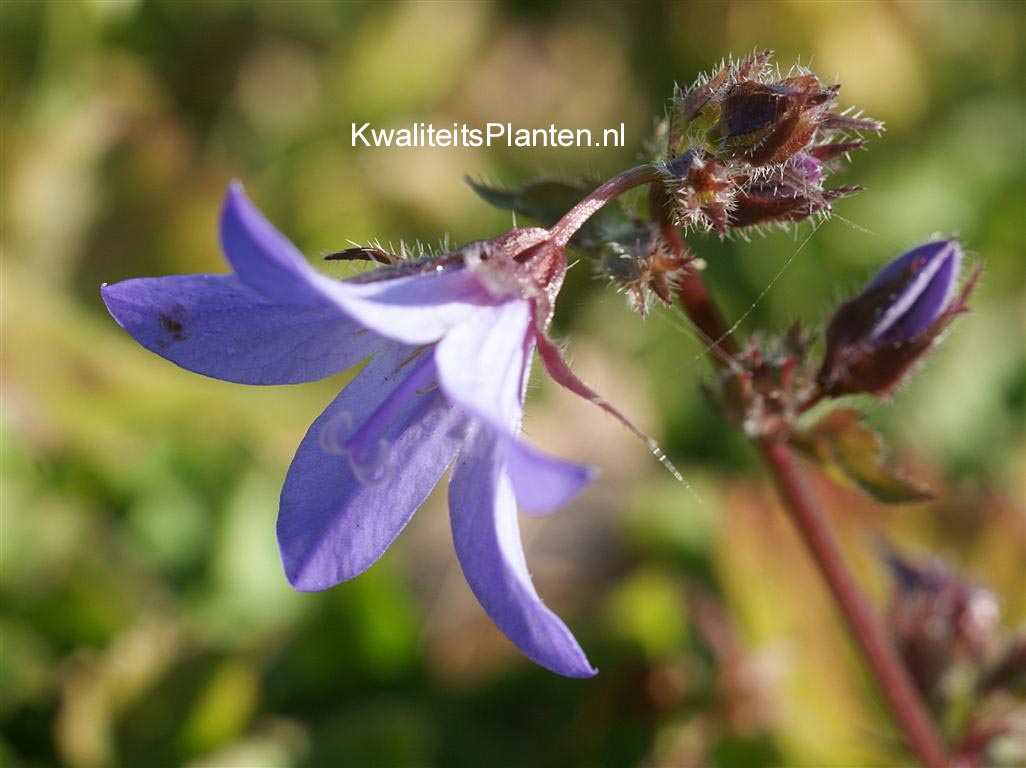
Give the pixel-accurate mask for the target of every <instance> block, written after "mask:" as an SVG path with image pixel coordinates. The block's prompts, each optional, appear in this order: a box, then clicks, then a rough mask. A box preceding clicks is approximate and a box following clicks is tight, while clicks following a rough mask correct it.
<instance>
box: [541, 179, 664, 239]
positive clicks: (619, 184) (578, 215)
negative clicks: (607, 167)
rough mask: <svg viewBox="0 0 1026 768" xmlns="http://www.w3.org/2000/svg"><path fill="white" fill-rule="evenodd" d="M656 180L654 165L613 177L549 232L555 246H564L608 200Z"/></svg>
mask: <svg viewBox="0 0 1026 768" xmlns="http://www.w3.org/2000/svg"><path fill="white" fill-rule="evenodd" d="M658 179H659V169H658V168H656V167H655V166H654V165H639V166H637V167H635V168H631V169H630V170H629V171H624V172H623V173H621V174H619V175H617V176H614V177H613V178H611V179H610V180H609V181H607V182H606V183H604V184H602V185H601V186H599V187H598V188H597V189H596V190H595V191H594V192H592V193H591V194H590V195H588V196H587V197H585V198H584V199H583V200H581V201H580V202H579V203H577V205H575V206H574V207H573V208H571V209H570V210H569V211H567V212H566V213H565V214H563V218H561V219H560V220H559V221H557V222H556V223H555V225H553V227H552V229H550V230H549V232H550V233H551V234H552V241H553V242H554V243H555V244H556V245H560V246H563V245H566V244H567V243H568V242H570V238H571V237H573V236H574V234H575V233H576V232H577V230H579V229H580V228H581V227H582V226H583V225H584V222H586V221H587V220H588V219H590V218H591V217H592V215H593V214H594V213H596V212H597V211H598V210H600V209H601V208H602V206H604V205H605V204H606V203H608V202H609V201H610V200H613V199H615V198H617V197H619V196H620V195H622V194H623V193H624V192H626V191H627V190H629V189H634V188H635V187H640V186H641V185H643V184H651V183H652V182H654V181H657V180H658Z"/></svg>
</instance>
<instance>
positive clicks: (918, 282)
mask: <svg viewBox="0 0 1026 768" xmlns="http://www.w3.org/2000/svg"><path fill="white" fill-rule="evenodd" d="M899 264H900V265H903V266H904V268H905V269H907V270H909V271H911V270H913V269H916V265H921V266H919V267H918V270H917V271H916V272H915V274H914V276H913V277H912V278H911V279H910V280H909V281H908V283H907V284H905V285H903V286H901V287H900V289H899V291H898V295H897V296H896V297H895V300H894V301H893V303H892V304H891V306H890V307H889V308H888V309H887V311H886V312H884V314H883V316H882V317H881V318H880V320H879V321H877V323H876V325H875V326H874V328H873V337H874V338H883V339H884V340H885V341H899V342H900V341H906V340H908V339H912V338H914V337H915V336H918V335H919V334H920V333H922V332H923V331H925V330H926V329H927V328H929V327H930V326H931V325H933V322H934V321H935V320H936V319H937V318H938V317H940V316H941V315H942V314H944V312H945V311H946V310H947V308H948V306H949V305H950V304H951V301H952V299H953V298H954V296H955V291H956V290H957V289H958V278H959V276H960V272H961V268H962V249H961V248H960V247H959V246H958V243H956V242H954V241H941V242H935V243H927V244H926V245H923V246H920V247H919V248H915V249H914V250H912V251H909V252H908V253H906V254H905V255H904V256H902V257H901V258H899V259H898V260H897V261H896V262H894V263H893V264H891V265H889V266H888V267H885V268H884V270H882V272H881V274H882V273H883V272H889V271H893V269H894V267H895V266H896V265H899ZM899 276H900V273H899ZM871 284H879V276H878V277H876V278H874V279H873V281H872V283H871Z"/></svg>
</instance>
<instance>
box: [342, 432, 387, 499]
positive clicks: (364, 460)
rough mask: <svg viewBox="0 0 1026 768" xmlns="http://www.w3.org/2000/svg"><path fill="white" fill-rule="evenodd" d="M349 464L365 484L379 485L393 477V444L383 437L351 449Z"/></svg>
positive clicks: (357, 477)
mask: <svg viewBox="0 0 1026 768" xmlns="http://www.w3.org/2000/svg"><path fill="white" fill-rule="evenodd" d="M349 466H350V467H351V468H352V470H353V474H354V475H355V476H356V479H357V480H359V481H360V482H361V483H363V484H364V485H368V486H371V487H378V486H382V485H385V484H386V483H387V482H388V481H389V480H391V479H392V471H393V465H392V446H391V445H390V444H389V442H388V441H387V440H385V439H384V438H383V437H382V438H378V440H376V441H375V442H373V443H371V444H370V445H368V446H361V447H359V448H356V449H353V450H350V451H349Z"/></svg>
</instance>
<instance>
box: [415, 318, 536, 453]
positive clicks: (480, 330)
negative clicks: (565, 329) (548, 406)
mask: <svg viewBox="0 0 1026 768" xmlns="http://www.w3.org/2000/svg"><path fill="white" fill-rule="evenodd" d="M531 327H532V326H531V305H530V304H529V303H528V302H526V301H521V300H513V301H506V302H504V303H503V304H499V305H498V306H495V307H487V308H482V309H479V310H478V312H477V314H476V315H475V316H474V318H473V320H472V321H471V322H466V323H463V324H462V325H459V326H457V327H456V328H454V329H452V330H451V331H450V332H449V333H448V334H446V336H445V338H443V339H442V340H441V341H440V342H439V343H438V349H437V351H436V353H435V359H436V361H437V363H438V384H439V386H441V388H442V390H443V391H444V392H445V394H446V395H448V396H449V397H450V398H451V399H452V400H453V401H455V402H456V403H459V405H461V406H463V407H464V408H465V409H466V410H467V411H468V412H470V413H471V414H473V415H474V416H476V417H477V418H479V419H482V420H484V421H486V422H487V423H488V424H490V425H492V426H493V427H494V428H495V429H498V430H499V431H501V432H505V433H508V434H516V432H517V431H518V430H519V428H520V420H521V417H522V415H523V397H524V385H525V383H526V377H527V367H528V360H529V357H528V355H529V354H530V352H531V349H532V348H533V343H534V340H533V338H534V334H533V333H530V334H529V333H528V331H529V329H530V328H531Z"/></svg>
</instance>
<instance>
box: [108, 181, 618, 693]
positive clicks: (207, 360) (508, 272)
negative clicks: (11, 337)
mask: <svg viewBox="0 0 1026 768" xmlns="http://www.w3.org/2000/svg"><path fill="white" fill-rule="evenodd" d="M564 242H565V241H564ZM221 243H222V247H223V250H224V253H225V255H226V257H227V260H228V262H229V264H230V266H231V268H232V271H233V274H230V275H176V276H170V277H158V278H140V279H134V280H127V281H124V282H121V283H116V284H113V285H104V286H103V288H102V294H103V299H104V302H105V303H106V305H107V308H108V310H109V311H110V313H111V315H113V317H114V319H115V320H117V322H118V323H119V324H120V325H121V326H122V327H123V328H124V329H125V330H126V331H128V333H129V334H131V335H132V337H133V338H135V340H136V341H138V342H139V343H140V344H142V345H143V346H144V347H146V348H147V349H149V350H151V351H152V352H155V353H157V354H158V355H160V356H162V357H164V358H166V359H168V360H170V361H171V362H173V363H176V364H177V365H179V366H181V367H183V368H186V369H188V370H191V371H195V372H197V373H201V374H204V375H206V376H212V377H214V378H218V379H224V380H227V381H232V382H239V383H244V384H295V383H299V382H305V381H314V380H317V379H321V378H324V377H326V376H330V375H332V374H335V373H338V372H339V371H344V370H346V369H348V368H351V367H353V366H355V365H357V364H359V363H361V362H363V361H365V360H367V359H368V358H370V360H369V362H367V364H366V366H365V367H364V368H363V369H362V370H361V371H360V372H359V373H358V374H357V376H356V378H355V379H353V381H352V382H351V383H350V384H349V385H347V386H346V387H345V389H344V390H343V391H342V392H341V393H340V394H339V396H338V397H337V398H336V399H335V400H334V402H332V403H331V404H330V405H329V406H328V408H327V409H326V410H325V411H324V412H323V413H322V414H321V415H320V417H318V419H317V420H316V421H315V422H314V424H313V426H312V427H311V428H310V430H309V431H308V432H307V434H306V437H305V438H304V439H303V441H302V443H301V444H300V446H299V449H298V450H297V452H296V455H295V458H294V459H293V461H292V465H291V466H290V468H289V471H288V474H287V476H286V478H285V485H284V487H283V489H282V493H281V505H280V510H279V515H278V523H277V534H278V544H279V548H280V551H281V557H282V563H283V565H284V569H285V574H286V576H287V577H288V580H289V582H290V583H291V584H292V585H293V586H294V587H295V588H296V589H298V590H303V591H315V590H323V589H326V588H328V587H331V586H333V585H335V584H338V583H339V582H342V581H345V580H347V579H351V578H353V577H354V576H357V575H358V574H360V573H362V572H363V571H364V570H366V569H367V568H368V567H369V566H370V565H371V564H372V563H374V562H375V561H376V560H377V559H378V558H379V557H380V556H381V555H382V554H383V553H384V552H385V550H386V549H387V548H388V547H389V545H390V544H391V543H392V541H393V540H394V539H395V538H396V536H397V535H398V534H399V532H400V531H401V530H402V529H403V527H404V526H405V525H406V524H407V523H408V522H409V520H410V518H411V517H412V516H413V513H414V512H415V511H416V510H417V508H418V507H419V506H420V505H421V504H422V503H423V502H424V501H425V499H426V498H427V496H428V494H429V493H430V492H431V490H432V489H433V488H434V486H435V485H436V484H437V483H438V481H439V479H440V478H441V476H442V474H443V473H444V472H445V470H446V469H447V468H448V467H449V466H450V465H451V464H452V465H453V470H452V475H451V479H450V481H449V509H450V515H451V523H452V532H453V540H454V544H455V549H456V554H457V557H458V559H459V562H460V565H461V567H462V569H463V573H464V575H465V577H466V579H467V582H468V583H469V585H470V587H471V589H472V590H473V592H474V594H475V596H476V597H477V599H478V601H479V602H480V603H481V605H482V606H483V607H484V609H485V611H486V612H487V613H488V615H489V616H490V617H491V619H492V620H493V621H494V622H495V624H496V625H497V626H498V627H499V629H501V630H502V631H503V632H504V633H505V634H506V635H507V637H509V638H510V640H512V642H513V643H514V644H515V645H516V646H517V647H518V648H519V649H520V650H521V651H522V652H523V653H524V654H526V655H527V656H528V657H530V658H531V659H532V660H534V661H535V662H537V663H538V664H540V665H542V666H543V667H546V668H548V669H550V670H552V671H554V672H557V673H559V674H562V675H566V676H568V677H588V676H591V675H594V674H595V672H596V670H595V669H594V668H593V667H592V666H591V664H590V663H589V662H588V659H587V658H586V657H585V655H584V652H583V651H582V650H581V648H580V646H579V645H578V644H577V641H576V640H575V639H574V637H573V635H572V634H571V633H570V631H569V629H567V627H566V625H565V624H564V623H563V622H562V621H561V620H560V619H559V617H558V616H556V614H555V613H553V612H552V611H551V610H550V609H549V608H547V607H546V606H545V605H544V603H543V602H542V601H541V599H540V598H539V596H538V594H537V592H536V591H535V589H534V586H533V585H532V583H531V579H530V576H529V574H528V569H527V564H526V562H525V559H524V552H523V548H522V546H521V541H520V532H519V525H518V522H517V507H518V506H519V507H520V508H522V509H523V510H524V511H525V512H528V513H533V514H544V513H547V512H550V511H553V510H555V509H556V508H558V507H560V506H562V505H563V504H565V503H566V502H567V501H568V500H569V499H571V498H572V497H573V496H574V495H575V494H576V493H577V492H578V491H579V490H580V489H581V488H582V487H583V486H584V485H585V484H587V483H588V482H589V480H590V479H591V478H592V477H593V470H592V469H591V468H589V467H586V466H582V465H579V464H573V463H569V462H565V461H561V460H558V459H555V458H552V457H550V456H547V455H545V454H543V453H541V452H539V451H538V450H536V449H534V448H532V447H531V446H529V445H528V444H526V443H524V442H523V441H522V440H520V439H519V436H518V435H519V432H520V424H521V419H522V416H523V401H524V391H525V386H526V383H527V379H528V374H529V370H530V366H531V360H532V352H533V350H534V348H535V347H537V348H538V350H539V353H540V355H541V358H542V360H543V362H544V364H545V366H546V368H547V369H548V370H549V372H550V374H551V375H552V376H553V378H555V379H556V380H557V381H558V382H559V383H560V384H562V385H563V386H566V387H568V388H570V389H571V390H573V391H574V392H576V393H578V394H580V395H582V396H585V397H587V398H588V399H589V400H591V401H593V402H595V403H596V404H598V405H600V406H601V407H603V408H605V409H606V410H608V411H610V412H611V413H613V414H614V415H616V416H617V417H618V418H621V420H623V419H622V417H620V416H619V414H617V413H616V412H615V411H614V410H613V409H612V408H611V407H610V406H609V405H608V404H607V403H605V402H604V401H602V400H601V399H600V398H598V396H597V395H595V393H594V392H592V391H591V390H590V389H588V388H587V386H586V385H584V384H583V383H582V382H580V380H578V379H577V378H576V377H575V376H574V375H573V373H571V372H570V370H569V368H568V367H567V366H566V364H565V362H564V361H563V359H562V357H561V355H560V352H559V350H558V349H557V348H556V346H555V345H554V344H553V343H552V341H550V340H549V339H548V337H547V335H546V330H547V328H548V325H549V323H550V320H551V317H552V310H553V302H554V300H555V297H556V294H557V293H558V291H559V288H560V285H561V283H562V281H563V277H564V275H565V272H566V255H565V252H564V249H563V246H562V244H561V243H559V242H558V241H556V240H554V239H553V238H552V236H551V233H550V232H549V231H548V230H545V229H539V228H526V229H516V230H513V231H511V232H509V233H507V234H506V235H503V236H501V237H499V238H497V239H495V240H490V241H484V242H477V243H471V244H469V245H467V246H464V247H463V248H461V249H460V250H458V251H455V252H454V253H450V254H447V255H445V256H441V257H438V258H434V259H421V260H414V261H397V262H396V263H394V264H391V265H390V266H385V267H382V268H380V269H375V270H371V271H368V272H365V273H363V274H361V275H360V276H359V277H357V278H353V279H350V280H346V281H339V280H333V279H330V278H328V277H327V276H325V275H322V274H320V273H318V272H316V271H315V270H314V269H313V268H312V267H311V266H310V265H309V264H308V263H307V261H306V260H305V259H304V258H303V257H302V255H301V254H300V253H299V251H298V250H297V249H296V248H295V247H294V246H293V245H292V244H291V243H290V242H289V241H288V240H287V239H286V238H285V237H284V236H283V235H282V234H280V233H279V232H278V231H277V230H276V229H275V228H274V227H273V226H272V225H271V224H270V223H269V222H268V221H267V220H266V219H265V218H264V217H263V216H262V215H261V214H260V212H259V211H258V210H257V209H256V208H255V207H254V206H253V205H252V204H251V203H250V202H249V200H248V199H247V198H246V196H245V195H244V193H243V191H242V189H241V186H239V185H238V184H234V185H233V186H232V187H231V188H230V189H229V191H228V195H227V200H226V202H225V205H224V209H223V212H222V216H221ZM375 260H379V259H377V258H376V257H375ZM635 431H637V430H635Z"/></svg>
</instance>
